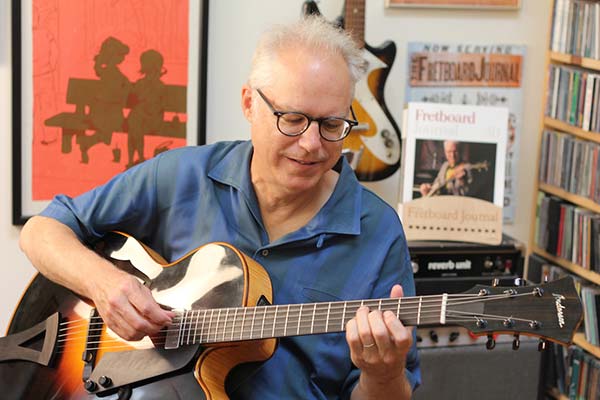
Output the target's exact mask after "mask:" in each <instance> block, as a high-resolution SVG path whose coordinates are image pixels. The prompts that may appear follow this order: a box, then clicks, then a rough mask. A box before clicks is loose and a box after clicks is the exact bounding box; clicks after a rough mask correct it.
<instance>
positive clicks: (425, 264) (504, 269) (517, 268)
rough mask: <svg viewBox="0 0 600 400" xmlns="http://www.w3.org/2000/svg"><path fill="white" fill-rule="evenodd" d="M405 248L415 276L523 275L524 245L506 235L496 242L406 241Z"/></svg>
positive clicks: (418, 277)
mask: <svg viewBox="0 0 600 400" xmlns="http://www.w3.org/2000/svg"><path fill="white" fill-rule="evenodd" d="M408 250H409V253H410V258H411V264H412V267H413V274H414V277H415V279H421V278H447V277H448V278H450V277H452V278H464V277H480V278H481V277H491V278H493V277H502V276H522V275H523V257H524V256H523V253H524V246H523V245H522V244H521V243H520V242H518V241H517V240H515V239H513V238H511V237H509V236H507V235H503V237H502V243H500V244H499V245H485V244H476V243H465V242H440V241H409V242H408ZM490 280H491V279H490Z"/></svg>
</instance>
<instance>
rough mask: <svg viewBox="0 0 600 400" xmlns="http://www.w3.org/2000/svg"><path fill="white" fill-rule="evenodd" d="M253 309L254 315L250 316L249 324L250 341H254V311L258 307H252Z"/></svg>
mask: <svg viewBox="0 0 600 400" xmlns="http://www.w3.org/2000/svg"><path fill="white" fill-rule="evenodd" d="M253 308H254V314H252V323H251V324H250V339H254V335H253V333H254V321H255V320H256V309H257V308H258V307H253Z"/></svg>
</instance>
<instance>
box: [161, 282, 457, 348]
mask: <svg viewBox="0 0 600 400" xmlns="http://www.w3.org/2000/svg"><path fill="white" fill-rule="evenodd" d="M446 301H447V295H446V294H443V295H434V296H419V297H403V298H388V299H375V300H354V301H340V302H329V303H307V304H288V305H274V306H260V307H235V308H218V309H205V310H189V311H184V312H180V313H178V314H177V316H176V317H175V318H174V320H173V324H172V325H171V326H170V327H169V328H168V330H167V337H166V342H165V348H167V349H169V348H177V347H179V346H182V345H191V344H197V343H199V344H204V343H221V342H232V341H240V340H255V339H267V338H280V337H287V336H299V335H312V334H321V333H334V332H343V331H345V329H346V323H347V322H348V321H349V320H350V319H352V318H354V316H355V315H356V311H357V310H358V309H359V308H360V307H361V306H363V305H364V306H367V307H369V309H371V310H375V309H377V310H380V311H382V312H383V311H391V312H393V313H394V314H395V315H396V317H397V318H399V319H400V320H401V321H402V323H403V324H405V325H408V326H410V325H422V324H432V323H442V324H443V323H445V307H446Z"/></svg>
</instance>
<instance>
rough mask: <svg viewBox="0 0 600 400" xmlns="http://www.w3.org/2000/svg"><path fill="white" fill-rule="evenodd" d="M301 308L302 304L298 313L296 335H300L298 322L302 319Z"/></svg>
mask: <svg viewBox="0 0 600 400" xmlns="http://www.w3.org/2000/svg"><path fill="white" fill-rule="evenodd" d="M302 306H303V304H300V312H299V313H298V329H297V330H296V335H299V334H300V320H301V319H302Z"/></svg>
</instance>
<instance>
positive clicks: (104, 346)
mask: <svg viewBox="0 0 600 400" xmlns="http://www.w3.org/2000/svg"><path fill="white" fill-rule="evenodd" d="M498 320H500V319H498ZM438 321H439V320H438V319H437V318H434V319H430V320H428V321H426V322H423V324H424V325H425V324H432V323H436V322H438ZM452 322H455V323H458V322H473V318H462V319H461V318H455V319H453V320H452ZM330 333H341V332H330ZM93 336H99V335H93ZM290 336H291V335H290ZM295 336H300V335H295ZM275 337H279V336H274V337H273V338H275ZM82 338H83V337H82ZM154 338H156V337H154ZM164 338H165V335H161V336H159V337H158V339H159V340H152V344H154V346H156V345H161V344H164V342H162V341H161V339H164ZM269 338H271V337H268V338H266V339H269ZM246 340H250V339H246V338H244V339H236V340H229V341H206V342H202V341H198V343H197V344H199V345H201V344H215V343H226V342H240V341H246ZM138 343H140V344H141V345H142V346H143V348H152V347H153V346H152V345H150V343H148V344H147V346H145V343H142V342H135V344H129V342H124V341H123V340H119V339H117V338H115V339H108V340H99V341H93V342H87V345H92V344H93V345H99V346H97V347H94V346H90V347H86V348H85V349H84V350H103V351H105V350H115V349H134V348H136V344H138ZM111 344H114V345H111ZM187 344H196V342H195V341H194V342H193V343H187ZM100 345H101V346H100ZM182 345H185V343H182ZM68 346H69V343H64V342H63V343H62V344H61V345H58V346H57V352H59V353H65V352H68V351H64V350H65V348H67V347H68ZM67 350H71V351H77V352H81V350H80V349H67Z"/></svg>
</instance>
